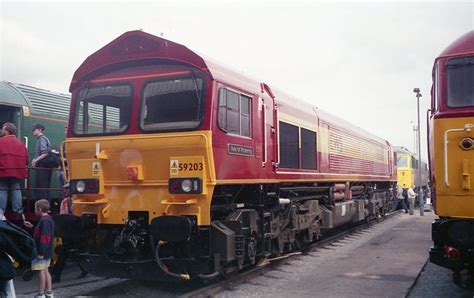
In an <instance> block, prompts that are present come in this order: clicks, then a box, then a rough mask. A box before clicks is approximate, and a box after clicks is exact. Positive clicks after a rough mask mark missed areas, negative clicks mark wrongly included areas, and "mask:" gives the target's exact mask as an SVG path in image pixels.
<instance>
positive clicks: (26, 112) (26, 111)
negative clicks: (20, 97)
mask: <svg viewBox="0 0 474 298" xmlns="http://www.w3.org/2000/svg"><path fill="white" fill-rule="evenodd" d="M22 108H23V116H25V117H29V116H30V107H28V106H22Z"/></svg>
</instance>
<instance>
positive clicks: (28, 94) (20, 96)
mask: <svg viewBox="0 0 474 298" xmlns="http://www.w3.org/2000/svg"><path fill="white" fill-rule="evenodd" d="M70 101H71V100H70V96H69V95H68V94H63V93H58V92H52V91H49V90H45V89H40V88H36V87H33V86H28V85H24V84H17V83H11V82H7V81H2V82H0V103H3V104H8V105H14V106H28V107H29V108H30V111H31V112H32V113H36V114H46V115H56V116H60V117H63V118H67V117H68V115H69V105H70Z"/></svg>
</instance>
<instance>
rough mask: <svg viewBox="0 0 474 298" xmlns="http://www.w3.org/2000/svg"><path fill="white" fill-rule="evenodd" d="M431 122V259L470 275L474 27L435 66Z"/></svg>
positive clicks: (472, 266)
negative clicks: (432, 203) (466, 270)
mask: <svg viewBox="0 0 474 298" xmlns="http://www.w3.org/2000/svg"><path fill="white" fill-rule="evenodd" d="M431 93H432V105H431V115H430V123H429V153H430V171H431V182H432V188H433V200H434V207H435V211H436V214H437V215H438V216H439V219H438V220H436V221H435V222H434V223H433V226H432V237H433V242H434V246H433V248H432V249H431V251H430V260H431V262H433V263H435V264H438V265H440V266H443V267H447V268H450V269H452V270H453V271H454V272H455V274H454V275H453V276H454V280H455V282H461V275H460V274H459V272H461V271H462V270H464V269H468V270H469V271H470V273H471V274H474V255H473V253H472V251H473V249H474V202H472V201H471V200H472V199H474V31H470V32H469V33H467V34H465V35H464V36H462V37H460V38H459V39H457V40H456V41H454V42H453V43H452V44H451V45H450V46H449V47H448V48H447V49H445V50H444V51H443V52H442V53H441V55H440V56H439V57H438V58H436V60H435V63H434V67H433V87H432V92H431Z"/></svg>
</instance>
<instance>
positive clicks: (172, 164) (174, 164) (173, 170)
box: [170, 159, 179, 175]
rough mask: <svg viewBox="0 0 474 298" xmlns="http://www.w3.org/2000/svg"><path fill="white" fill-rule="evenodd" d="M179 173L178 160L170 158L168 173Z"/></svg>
mask: <svg viewBox="0 0 474 298" xmlns="http://www.w3.org/2000/svg"><path fill="white" fill-rule="evenodd" d="M178 174H179V160H177V159H171V160H170V175H178Z"/></svg>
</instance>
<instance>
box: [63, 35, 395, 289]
mask: <svg viewBox="0 0 474 298" xmlns="http://www.w3.org/2000/svg"><path fill="white" fill-rule="evenodd" d="M70 91H71V93H72V104H71V113H70V115H71V116H70V122H69V124H70V125H69V128H70V131H69V132H68V138H67V140H66V148H67V157H68V160H69V165H70V173H71V177H70V179H71V180H70V187H71V191H72V193H73V194H74V213H75V215H76V216H80V217H81V219H82V223H83V227H84V230H85V232H86V233H87V234H88V239H89V245H88V249H87V251H86V252H84V253H82V254H81V255H80V256H79V257H80V259H81V264H82V265H83V266H84V267H85V268H86V269H87V270H88V271H90V272H92V273H94V274H97V275H103V276H118V277H127V278H139V279H165V280H168V279H188V278H190V277H197V276H199V277H202V278H206V277H211V276H215V275H217V274H219V273H222V272H229V271H232V270H238V269H240V268H242V267H244V266H247V265H251V264H254V263H255V262H256V261H257V260H258V259H259V258H262V257H268V256H270V255H278V254H282V253H285V252H288V251H291V250H294V249H298V248H301V247H304V246H305V245H307V244H308V243H310V242H312V241H314V240H316V239H317V238H318V237H320V236H321V235H322V234H323V233H324V231H327V230H329V229H332V228H334V227H337V226H341V225H344V224H349V223H354V222H358V221H361V220H370V219H371V218H376V217H379V216H380V215H383V214H385V213H386V212H387V211H388V210H389V208H390V206H391V205H390V200H391V197H392V189H393V185H394V183H395V182H396V169H395V165H394V154H393V150H392V146H391V145H390V144H389V143H388V142H387V141H385V140H383V139H380V138H378V137H375V136H373V135H371V134H369V133H367V132H366V131H364V130H362V129H360V128H358V127H355V126H353V125H351V124H349V123H347V122H345V121H343V120H341V119H338V118H337V117H334V116H332V115H329V114H327V113H325V112H323V111H321V110H319V109H317V108H315V107H313V106H311V105H309V104H307V103H305V102H303V101H300V100H298V99H296V98H293V97H291V96H289V95H286V94H284V93H281V92H279V91H276V90H274V89H273V88H270V87H269V86H268V85H267V84H265V83H261V82H257V81H254V80H251V79H249V78H247V77H245V76H244V75H242V74H239V73H237V72H234V71H232V70H229V69H227V68H225V67H222V66H220V65H218V64H216V63H213V62H212V61H209V60H207V59H204V58H203V57H201V56H199V55H197V54H196V53H195V52H193V51H191V50H189V49H188V48H186V47H184V46H182V45H179V44H176V43H174V42H171V41H169V40H166V39H163V38H160V37H156V36H153V35H150V34H147V33H144V32H141V31H131V32H127V33H125V34H123V35H122V36H120V37H118V38H117V39H115V40H114V41H112V42H111V43H110V44H108V45H106V46H105V47H103V48H102V49H100V50H99V51H97V52H96V53H94V54H92V55H91V56H90V57H88V58H87V60H86V61H84V63H83V64H82V65H81V66H80V67H79V69H78V70H77V71H76V72H75V74H74V77H73V81H72V83H71V86H70Z"/></svg>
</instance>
